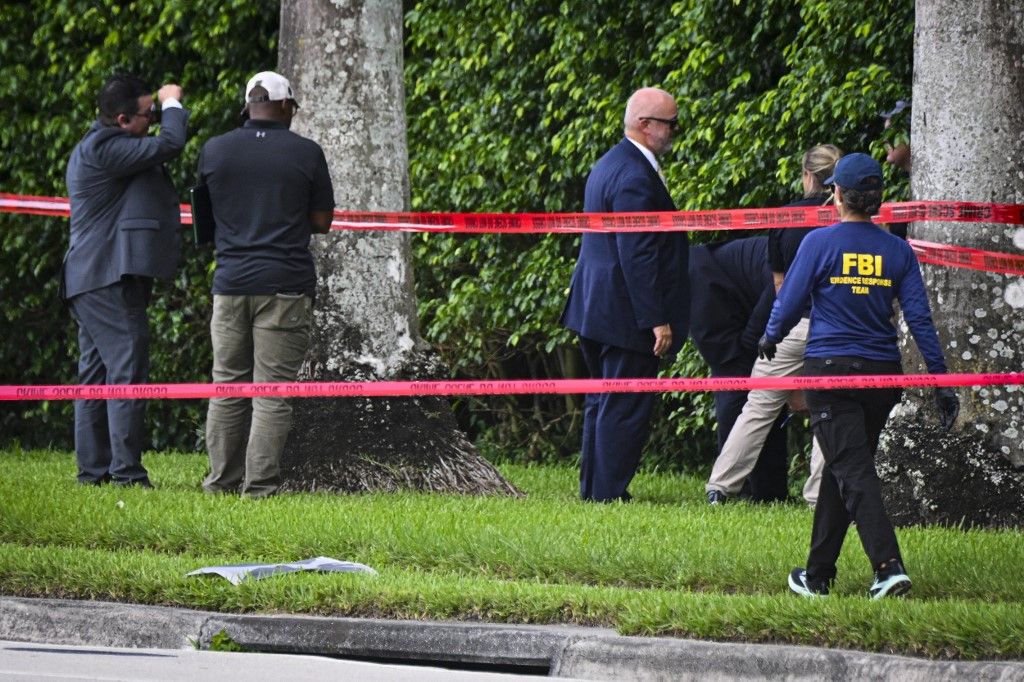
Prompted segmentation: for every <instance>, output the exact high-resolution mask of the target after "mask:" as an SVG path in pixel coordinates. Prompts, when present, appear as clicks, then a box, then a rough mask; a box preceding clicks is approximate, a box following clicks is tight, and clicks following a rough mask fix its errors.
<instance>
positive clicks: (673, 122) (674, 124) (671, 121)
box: [640, 116, 679, 130]
mask: <svg viewBox="0 0 1024 682" xmlns="http://www.w3.org/2000/svg"><path fill="white" fill-rule="evenodd" d="M640 120H641V121H657V122H658V123H664V124H665V125H667V126H668V127H669V129H671V130H676V129H677V128H679V117H678V116H673V117H672V118H658V117H657V116H642V117H641V118H640Z"/></svg>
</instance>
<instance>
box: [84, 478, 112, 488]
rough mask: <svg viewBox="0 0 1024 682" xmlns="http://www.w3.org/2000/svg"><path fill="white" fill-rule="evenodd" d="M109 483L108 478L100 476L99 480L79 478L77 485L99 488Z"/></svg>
mask: <svg viewBox="0 0 1024 682" xmlns="http://www.w3.org/2000/svg"><path fill="white" fill-rule="evenodd" d="M107 483H110V476H101V477H100V478H79V479H78V485H94V486H97V487H99V486H101V485H104V484H107Z"/></svg>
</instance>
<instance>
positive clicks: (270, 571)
mask: <svg viewBox="0 0 1024 682" xmlns="http://www.w3.org/2000/svg"><path fill="white" fill-rule="evenodd" d="M295 571H323V572H325V573H331V572H335V573H369V574H371V575H377V571H375V570H373V569H372V568H370V567H369V566H365V565H363V564H357V563H356V562H354V561H338V560H337V559H331V558H330V557H325V556H318V557H316V558H315V559H305V560H303V561H293V562H290V563H286V564H230V565H228V566H207V567H206V568H199V569H196V570H194V571H192V572H191V573H189V574H188V575H208V574H213V575H219V576H222V577H224V578H227V579H228V580H229V581H231V584H232V585H238V584H239V583H241V582H242V581H243V580H259V579H260V578H266V577H267V576H268V575H280V574H282V573H294V572H295Z"/></svg>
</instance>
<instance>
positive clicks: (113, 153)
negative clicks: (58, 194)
mask: <svg viewBox="0 0 1024 682" xmlns="http://www.w3.org/2000/svg"><path fill="white" fill-rule="evenodd" d="M187 121H188V112H187V111H186V110H184V109H178V108H171V109H165V110H164V111H163V113H162V116H161V122H160V134H159V135H155V136H148V137H133V136H131V135H129V134H128V133H126V132H125V131H124V130H123V129H121V128H118V127H115V126H104V125H102V124H101V123H99V122H98V121H97V122H95V123H93V125H92V127H91V128H89V132H87V133H86V134H85V137H83V138H82V140H81V141H80V142H79V143H78V145H77V146H76V147H75V149H74V151H72V152H71V158H70V159H69V160H68V169H67V184H68V194H69V197H70V200H71V243H70V247H69V248H68V252H67V255H65V256H64V269H63V270H64V271H63V278H64V281H63V284H64V286H63V294H64V297H65V298H71V297H72V296H75V295H77V294H81V293H84V292H87V291H93V290H95V289H99V288H101V287H105V286H108V285H110V284H113V283H115V282H117V281H119V280H120V279H121V277H122V275H142V276H145V277H159V278H163V279H166V278H169V277H171V276H172V275H173V274H174V271H175V269H176V268H177V266H178V256H179V254H180V251H181V238H180V235H179V230H180V228H181V212H180V210H179V204H178V195H177V193H176V192H175V190H174V186H173V185H172V184H171V180H170V178H169V177H168V175H167V171H166V170H164V167H163V163H164V162H165V161H169V160H170V159H173V158H174V157H176V156H177V155H178V154H180V153H181V150H182V148H184V146H185V124H186V122H187Z"/></svg>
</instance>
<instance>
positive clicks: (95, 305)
mask: <svg viewBox="0 0 1024 682" xmlns="http://www.w3.org/2000/svg"><path fill="white" fill-rule="evenodd" d="M151 287H152V280H150V279H149V278H146V277H125V278H123V279H122V280H121V281H120V282H115V283H114V284H111V285H109V286H106V287H103V288H102V289H95V290H93V291H87V292H85V293H83V294H79V295H77V296H75V297H74V298H72V299H71V300H70V301H69V302H68V303H69V305H70V306H71V314H72V315H73V316H74V318H75V320H76V321H77V322H78V347H79V351H80V352H81V357H80V359H79V361H78V379H79V382H80V383H82V384H141V383H145V382H146V381H147V380H148V379H149V323H148V320H147V318H146V307H147V305H148V304H149V294H150V290H151ZM145 411H146V403H145V401H143V400H77V401H75V455H76V457H77V459H78V480H79V482H81V483H102V482H104V481H108V480H109V481H114V482H115V483H132V482H141V481H148V475H147V473H146V469H145V467H143V466H142V445H143V441H144V439H145V421H144V417H145Z"/></svg>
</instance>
